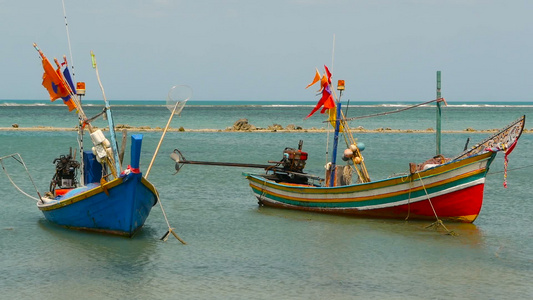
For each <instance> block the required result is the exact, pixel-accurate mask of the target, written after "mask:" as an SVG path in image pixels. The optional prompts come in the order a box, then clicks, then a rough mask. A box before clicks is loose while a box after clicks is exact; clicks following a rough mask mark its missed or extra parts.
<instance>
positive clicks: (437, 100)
mask: <svg viewBox="0 0 533 300" xmlns="http://www.w3.org/2000/svg"><path fill="white" fill-rule="evenodd" d="M432 102H444V103H446V100H444V98H439V99H434V100H431V101H427V102H424V103H419V104H415V105H411V106H408V107H404V108H400V109H397V110H393V111H387V112H382V113H377V114H371V115H366V116H360V117H352V118H347V119H345V121H352V120H359V119H365V118H371V117H378V116H385V115H390V114H395V113H399V112H402V111H405V110H408V109H412V108H415V107H419V106H422V105H426V104H429V103H432Z"/></svg>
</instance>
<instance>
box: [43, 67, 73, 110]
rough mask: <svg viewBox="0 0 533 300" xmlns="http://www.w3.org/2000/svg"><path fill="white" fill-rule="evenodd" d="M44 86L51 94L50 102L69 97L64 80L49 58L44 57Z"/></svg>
mask: <svg viewBox="0 0 533 300" xmlns="http://www.w3.org/2000/svg"><path fill="white" fill-rule="evenodd" d="M43 69H44V74H43V83H42V84H43V86H44V87H45V88H46V90H47V91H48V93H49V94H50V101H54V100H56V99H59V98H63V97H67V96H69V92H68V89H67V87H66V86H65V84H64V83H63V80H62V79H61V77H60V76H59V75H58V70H55V69H54V67H53V66H52V64H51V63H50V61H49V60H48V58H46V57H43Z"/></svg>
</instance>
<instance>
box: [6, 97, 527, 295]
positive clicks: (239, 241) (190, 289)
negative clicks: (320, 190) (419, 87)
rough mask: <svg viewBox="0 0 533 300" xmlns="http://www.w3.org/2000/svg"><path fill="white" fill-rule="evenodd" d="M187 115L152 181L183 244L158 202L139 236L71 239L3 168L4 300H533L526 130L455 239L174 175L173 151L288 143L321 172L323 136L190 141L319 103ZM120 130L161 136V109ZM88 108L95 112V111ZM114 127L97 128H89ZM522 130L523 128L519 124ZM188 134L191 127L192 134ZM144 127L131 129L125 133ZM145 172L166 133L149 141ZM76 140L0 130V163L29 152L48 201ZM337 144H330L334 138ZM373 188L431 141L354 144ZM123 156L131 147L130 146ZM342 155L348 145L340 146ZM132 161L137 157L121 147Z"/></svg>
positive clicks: (192, 110)
mask: <svg viewBox="0 0 533 300" xmlns="http://www.w3.org/2000/svg"><path fill="white" fill-rule="evenodd" d="M192 104H193V105H190V106H186V107H185V109H184V110H183V112H182V115H181V117H176V118H175V119H174V120H173V122H172V124H171V125H172V127H174V128H177V127H180V126H183V127H184V128H185V131H184V132H169V133H168V134H167V136H166V138H165V140H164V142H163V144H162V146H161V150H160V153H159V156H158V157H157V159H156V161H155V164H154V167H153V169H152V170H151V172H150V176H149V179H150V181H151V182H152V183H153V184H154V185H155V186H156V188H157V189H158V191H159V193H160V196H161V203H162V206H163V209H164V212H165V213H166V216H167V217H168V221H169V223H170V226H171V227H172V228H175V229H174V230H175V232H176V233H177V234H178V235H179V236H180V237H181V238H182V239H184V240H185V241H186V242H187V245H182V244H180V243H179V242H178V241H177V240H176V239H174V238H173V237H172V236H171V237H170V238H169V239H168V240H167V241H166V242H163V241H160V240H159V238H161V236H163V234H164V233H165V232H166V231H167V230H168V226H167V223H166V221H165V218H164V216H163V211H162V209H161V207H160V206H159V205H157V206H155V207H154V208H153V210H152V212H151V214H150V216H149V217H148V219H147V221H146V223H145V225H144V227H143V228H142V230H141V231H140V232H139V233H138V234H137V235H136V236H135V237H134V238H132V239H128V238H120V237H113V236H106V235H99V234H93V233H86V232H78V231H73V230H68V229H63V228H61V227H58V226H56V225H54V224H51V223H49V222H48V221H46V219H45V218H44V217H43V215H42V213H41V212H40V211H39V210H38V208H37V207H36V205H35V202H34V200H31V199H29V198H28V197H26V196H24V195H22V194H21V193H19V192H18V191H17V190H16V189H15V188H14V187H13V186H12V184H11V183H10V181H9V178H11V179H12V180H13V181H14V182H15V183H16V184H18V185H19V186H20V188H22V189H23V190H24V191H26V192H28V193H29V194H31V195H35V194H36V193H35V188H34V186H33V184H32V183H31V181H30V180H28V177H27V176H26V175H25V171H24V169H23V167H22V165H21V164H20V163H18V162H17V161H16V160H13V159H8V160H5V162H4V165H5V168H6V170H7V172H8V174H9V175H10V177H9V178H8V177H7V176H6V175H5V174H0V195H1V196H0V203H1V207H2V208H1V209H0V255H1V260H0V270H2V271H1V272H0V291H1V294H0V298H2V299H36V298H39V299H73V298H80V299H88V298H91V299H102V298H104V299H178V298H183V299H529V298H531V296H532V295H533V287H532V286H531V278H532V277H533V276H532V275H533V250H532V249H533V239H532V237H533V226H531V223H530V220H531V217H532V213H531V212H532V211H533V204H532V201H533V199H532V198H533V197H532V192H531V182H533V181H532V179H533V175H532V173H533V161H532V159H531V150H530V149H532V147H533V135H531V134H530V133H524V134H523V135H522V137H521V138H520V141H519V143H518V145H517V147H516V149H515V150H514V152H512V153H511V154H510V155H509V162H508V173H507V181H508V188H504V187H503V181H504V172H503V171H504V160H503V154H501V153H500V154H498V156H497V158H496V159H495V161H494V162H493V164H492V166H491V169H490V172H489V174H488V176H487V182H486V186H485V199H484V205H483V208H482V210H481V214H480V216H479V217H478V219H477V220H476V221H475V222H474V223H473V224H454V223H449V222H446V223H445V225H446V227H447V228H448V229H449V230H451V231H453V232H455V233H456V234H457V235H456V236H452V235H447V234H445V231H444V230H443V229H440V230H438V231H435V230H434V229H430V228H426V227H427V226H428V225H430V224H431V222H430V221H428V222H425V221H423V222H419V221H409V220H408V221H404V220H379V219H358V218H348V217H340V216H331V215H322V214H316V213H308V212H298V211H289V210H281V209H272V208H266V207H260V206H258V205H257V200H256V199H255V197H254V196H253V195H252V192H251V189H250V188H249V186H248V184H247V181H246V180H245V178H244V177H243V176H242V173H243V172H261V170H254V169H245V168H229V167H213V166H193V165H185V166H184V167H183V168H182V169H181V170H180V172H179V173H178V174H175V173H176V170H175V168H174V165H175V164H174V162H173V161H172V160H170V158H169V154H170V153H171V152H172V151H173V150H174V149H179V150H180V151H181V152H182V153H183V154H184V155H185V157H186V158H187V159H189V160H204V161H222V162H242V163H259V164H262V163H266V162H267V161H269V160H279V159H281V157H282V151H283V149H284V148H285V147H297V145H298V141H299V140H303V141H304V145H303V150H304V151H307V152H308V153H309V160H308V163H307V166H306V171H307V172H308V173H314V174H317V175H321V176H323V174H324V168H323V166H324V164H325V162H326V161H327V160H329V158H327V156H328V157H329V155H331V153H328V154H326V149H325V141H326V139H327V138H328V133H326V132H311V131H309V132H305V131H303V130H302V131H301V132H224V131H220V132H217V131H214V132H197V131H192V129H219V130H223V129H225V128H226V127H231V126H232V125H233V122H234V121H236V120H237V119H240V118H247V119H248V120H249V122H250V123H251V124H253V125H255V126H257V127H267V126H268V125H272V124H273V123H277V124H280V125H282V126H284V127H285V126H286V125H288V124H295V125H296V126H301V127H303V128H311V127H316V128H320V127H325V125H324V123H322V121H323V120H324V118H323V116H320V114H319V113H317V115H316V116H313V117H311V118H310V119H308V120H305V121H304V120H303V118H304V117H305V116H306V115H307V114H308V113H309V111H310V110H311V109H312V106H313V104H306V105H296V104H294V105H293V104H291V105H283V103H282V104H279V103H261V104H258V105H256V104H253V103H252V104H250V103H242V102H241V103H209V104H206V103H203V105H202V104H196V105H195V104H194V103H192ZM112 105H113V113H114V119H115V123H117V124H128V125H130V126H150V127H152V128H155V127H164V126H165V124H166V121H167V118H168V117H169V115H170V113H169V112H168V110H166V108H165V107H164V105H162V104H161V103H156V104H154V105H152V104H148V103H146V102H144V103H133V104H127V105H125V104H123V105H120V104H115V103H112ZM405 106H406V104H399V106H397V105H391V104H387V103H385V104H379V103H378V104H368V105H359V106H357V105H353V106H350V107H349V110H348V117H351V116H354V117H355V116H363V115H367V114H374V113H380V112H385V111H391V110H395V109H398V108H402V107H405ZM102 108H103V107H102V106H101V105H93V106H89V107H87V109H86V110H87V112H88V114H96V113H98V112H100V111H101V110H102ZM532 113H533V105H527V104H512V105H508V104H504V103H499V104H494V105H471V104H464V105H456V106H451V107H446V108H443V112H442V116H443V123H442V128H443V130H445V131H446V130H450V131H452V130H463V129H466V128H469V127H470V128H473V129H476V130H482V129H492V128H499V127H504V126H505V125H507V124H508V123H510V122H512V121H513V120H515V119H517V118H518V117H519V116H520V115H522V114H526V115H528V116H529V115H533V114H532ZM76 122H77V119H76V117H75V114H74V113H73V112H70V113H69V112H68V111H67V110H66V107H64V106H60V105H48V104H41V103H34V104H30V105H26V104H25V105H20V104H19V103H14V101H5V102H4V105H3V106H2V107H0V127H11V125H12V124H14V123H17V124H19V126H20V127H35V126H53V127H72V128H73V127H74V126H75V124H76ZM96 122H98V124H99V125H100V126H102V127H103V126H105V124H106V122H105V121H103V120H98V121H96ZM528 124H529V121H528V120H526V128H529V127H528ZM351 126H352V127H353V128H355V127H358V126H363V127H364V128H367V129H376V128H391V129H427V128H435V109H434V107H423V108H418V109H414V110H410V111H407V112H402V113H397V114H393V115H389V116H386V117H377V118H368V119H361V120H357V121H353V122H352V123H351ZM188 129H191V130H189V131H188ZM133 133H135V132H134V131H131V132H129V134H133ZM143 135H144V140H143V149H142V154H141V171H146V168H147V166H148V164H149V162H150V160H151V158H152V155H153V153H154V150H155V148H156V145H157V143H158V141H159V138H160V136H161V132H157V131H156V132H145V133H143ZM488 135H489V133H481V132H479V131H477V132H462V133H443V135H442V153H443V154H445V155H446V156H454V155H456V154H458V153H460V152H461V151H462V150H463V148H464V146H465V143H466V140H467V139H468V138H470V139H471V142H470V143H471V144H470V145H473V143H475V142H477V141H480V140H482V139H484V138H486V137H487V136H488ZM76 137H77V135H76V133H75V132H73V131H0V156H4V155H7V154H11V153H20V154H21V156H22V157H23V159H24V162H25V163H26V165H27V167H28V169H29V172H30V173H31V175H32V178H33V181H34V182H35V186H37V188H38V189H39V190H40V192H41V193H44V191H46V190H47V189H48V186H49V184H50V180H51V178H52V176H53V173H54V164H53V160H54V159H55V158H57V157H59V155H64V154H68V153H69V149H70V147H72V148H73V149H75V148H76V147H77V143H76ZM329 137H330V138H331V135H329ZM356 138H357V139H358V141H359V142H363V143H364V144H365V145H366V149H365V151H364V152H363V155H364V156H365V162H366V166H367V168H368V170H369V174H370V177H371V179H374V180H377V179H382V178H386V177H388V176H391V175H393V174H395V173H404V172H407V171H408V165H409V162H416V163H420V162H422V161H424V160H426V159H428V158H431V157H432V156H433V155H434V154H435V136H434V134H431V133H419V132H418V133H392V132H383V133H377V132H370V133H360V134H357V135H356ZM128 147H129V142H128ZM340 149H341V150H342V149H344V148H342V147H341V148H340ZM127 152H128V151H127ZM125 161H126V163H128V162H129V154H128V153H127V154H126V157H125Z"/></svg>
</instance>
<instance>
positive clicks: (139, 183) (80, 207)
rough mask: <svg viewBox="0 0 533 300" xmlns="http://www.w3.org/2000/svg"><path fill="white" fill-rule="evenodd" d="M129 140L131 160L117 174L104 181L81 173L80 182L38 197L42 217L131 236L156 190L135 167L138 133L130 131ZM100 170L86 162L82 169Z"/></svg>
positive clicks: (88, 157)
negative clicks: (131, 133) (83, 175)
mask: <svg viewBox="0 0 533 300" xmlns="http://www.w3.org/2000/svg"><path fill="white" fill-rule="evenodd" d="M131 141H132V146H131V153H132V155H131V157H132V161H131V164H130V166H129V167H128V168H127V169H126V170H125V171H123V172H122V173H121V174H120V175H119V176H118V177H117V178H114V179H112V180H110V181H106V180H101V178H98V177H93V176H85V180H86V182H85V183H84V184H83V185H82V186H79V187H74V188H59V189H56V190H54V191H52V192H50V193H48V195H49V196H48V197H46V196H44V197H41V201H38V202H37V207H38V208H39V209H40V210H41V211H42V212H43V214H44V216H45V217H46V219H47V220H49V221H50V222H53V223H56V224H58V225H61V226H64V227H67V228H72V229H78V230H88V231H97V232H103V233H108V234H115V235H123V236H128V237H131V236H133V235H134V234H135V233H136V232H137V231H138V230H139V229H140V228H141V227H142V226H143V224H144V222H145V221H146V218H148V215H149V214H150V211H151V209H152V207H153V206H154V205H155V204H156V203H157V201H158V193H157V190H156V189H155V187H154V186H153V185H152V183H150V182H149V181H148V180H147V179H145V178H144V177H143V176H142V173H141V172H140V171H139V158H140V153H141V152H140V149H141V143H142V135H133V136H132V137H131ZM67 159H68V157H67ZM84 159H85V160H86V161H89V160H91V159H94V155H93V153H91V152H89V151H86V152H85V153H84ZM91 168H93V169H92V170H91ZM101 170H102V168H101V165H100V164H98V163H96V164H95V163H93V164H90V163H88V164H85V172H84V173H85V174H98V173H99V172H101ZM56 181H57V179H56ZM61 181H62V182H68V179H66V180H65V178H61ZM90 181H95V182H90ZM60 187H61V186H60Z"/></svg>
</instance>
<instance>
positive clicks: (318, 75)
mask: <svg viewBox="0 0 533 300" xmlns="http://www.w3.org/2000/svg"><path fill="white" fill-rule="evenodd" d="M319 80H320V72H318V69H316V74H315V78H314V79H313V82H311V83H310V84H308V85H307V86H306V87H305V88H308V87H310V86H312V85H313V84H315V83H317V82H318V81H319Z"/></svg>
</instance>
